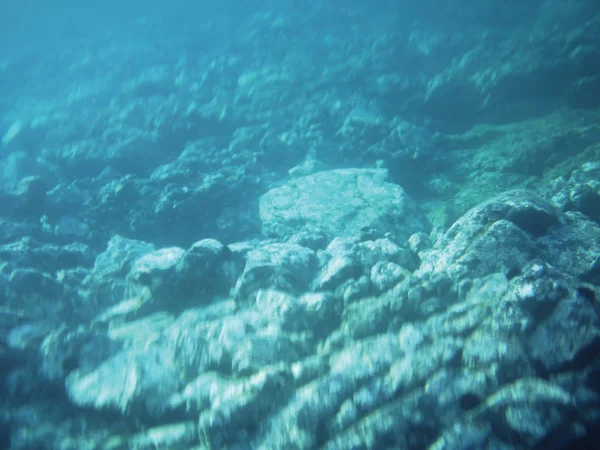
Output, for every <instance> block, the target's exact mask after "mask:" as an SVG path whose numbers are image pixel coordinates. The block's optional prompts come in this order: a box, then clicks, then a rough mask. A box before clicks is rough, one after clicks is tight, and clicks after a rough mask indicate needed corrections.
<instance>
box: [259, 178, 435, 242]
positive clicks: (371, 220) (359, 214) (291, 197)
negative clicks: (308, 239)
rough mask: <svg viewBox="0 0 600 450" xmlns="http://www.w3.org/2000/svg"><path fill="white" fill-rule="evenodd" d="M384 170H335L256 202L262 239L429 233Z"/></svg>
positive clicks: (420, 215)
mask: <svg viewBox="0 0 600 450" xmlns="http://www.w3.org/2000/svg"><path fill="white" fill-rule="evenodd" d="M386 180H387V171H386V170H383V169H338V170H330V171H325V172H318V173H314V174H311V175H307V176H304V177H300V178H297V179H294V180H291V181H290V182H288V183H287V184H285V185H283V186H281V187H278V188H275V189H271V190H270V191H268V192H267V193H266V194H264V195H263V196H262V197H261V199H260V218H261V221H262V230H263V234H264V235H265V236H267V237H277V238H285V237H287V236H290V235H293V234H295V233H298V232H300V231H308V232H316V231H320V232H322V233H324V234H325V235H326V236H327V237H328V238H329V239H333V238H334V237H336V236H352V235H356V234H358V233H359V232H360V230H361V229H363V228H365V227H371V228H377V229H379V230H381V231H383V232H391V233H393V234H394V235H395V236H396V237H397V238H398V239H407V238H408V237H409V236H410V235H411V234H412V233H415V232H418V231H424V232H429V230H430V227H431V225H430V224H429V221H428V220H427V218H426V217H425V215H424V213H423V212H422V211H421V210H420V209H419V207H418V206H417V204H416V203H415V202H414V200H412V199H411V198H410V197H409V196H408V195H407V194H406V192H404V190H403V189H402V188H401V187H400V186H398V185H397V184H393V183H390V182H388V181H386Z"/></svg>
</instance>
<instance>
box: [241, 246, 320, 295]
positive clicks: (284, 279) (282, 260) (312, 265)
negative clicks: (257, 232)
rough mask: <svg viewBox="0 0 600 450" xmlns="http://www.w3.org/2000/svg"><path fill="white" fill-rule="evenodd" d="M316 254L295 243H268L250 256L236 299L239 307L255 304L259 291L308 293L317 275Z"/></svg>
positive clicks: (248, 256)
mask: <svg viewBox="0 0 600 450" xmlns="http://www.w3.org/2000/svg"><path fill="white" fill-rule="evenodd" d="M316 270H317V260H316V256H315V253H314V252H313V251H312V250H310V249H308V248H305V247H301V246H299V245H296V244H267V245H264V246H261V247H258V248H255V249H253V250H250V251H249V252H248V254H247V261H246V267H245V268H244V272H243V273H242V275H241V276H240V277H239V279H238V280H237V283H236V285H235V288H234V290H233V297H234V298H235V300H236V302H239V303H240V305H247V304H249V303H250V304H252V303H253V302H254V299H255V297H256V293H257V292H258V291H259V290H260V289H267V288H270V289H277V290H282V291H284V292H287V293H290V294H297V293H302V292H306V291H307V290H308V289H309V286H310V284H311V282H312V280H313V279H314V277H315V275H316Z"/></svg>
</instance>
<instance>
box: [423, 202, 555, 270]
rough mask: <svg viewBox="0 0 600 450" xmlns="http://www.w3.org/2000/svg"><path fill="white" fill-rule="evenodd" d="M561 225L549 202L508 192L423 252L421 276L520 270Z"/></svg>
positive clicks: (458, 223) (460, 221)
mask: <svg viewBox="0 0 600 450" xmlns="http://www.w3.org/2000/svg"><path fill="white" fill-rule="evenodd" d="M559 223H560V222H559V216H558V212H557V211H555V209H554V207H553V206H552V205H551V204H550V203H548V202H546V201H544V200H543V199H540V198H538V197H536V196H535V195H533V194H530V193H527V192H522V191H510V192H506V193H504V194H501V195H499V196H497V197H495V198H494V199H492V200H489V201H486V202H483V203H481V204H480V205H478V206H476V207H474V208H473V209H471V210H470V211H468V212H467V213H466V214H465V215H464V216H463V217H461V218H460V219H458V220H457V221H456V222H455V223H454V225H452V227H450V229H449V230H448V231H447V232H446V233H445V234H444V235H443V237H442V238H441V239H440V240H439V241H438V242H436V243H435V245H434V247H433V249H432V250H431V251H430V252H424V253H423V254H422V256H423V264H422V266H421V269H420V272H421V273H423V272H431V271H433V272H446V273H447V274H448V275H450V278H452V279H453V280H454V281H459V280H461V279H463V278H464V277H471V278H478V277H483V276H486V275H489V274H491V273H495V272H498V271H503V272H504V273H509V272H510V271H512V270H515V269H516V270H518V269H519V267H522V266H524V265H525V264H526V262H527V261H529V260H530V259H531V258H535V257H536V254H537V251H538V247H539V241H538V239H539V238H541V237H542V236H544V235H546V234H547V233H549V232H550V230H551V229H552V227H557V226H558V225H559ZM490 255H494V258H490V257H489V256H490Z"/></svg>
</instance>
